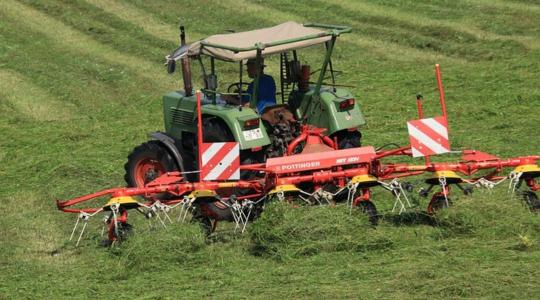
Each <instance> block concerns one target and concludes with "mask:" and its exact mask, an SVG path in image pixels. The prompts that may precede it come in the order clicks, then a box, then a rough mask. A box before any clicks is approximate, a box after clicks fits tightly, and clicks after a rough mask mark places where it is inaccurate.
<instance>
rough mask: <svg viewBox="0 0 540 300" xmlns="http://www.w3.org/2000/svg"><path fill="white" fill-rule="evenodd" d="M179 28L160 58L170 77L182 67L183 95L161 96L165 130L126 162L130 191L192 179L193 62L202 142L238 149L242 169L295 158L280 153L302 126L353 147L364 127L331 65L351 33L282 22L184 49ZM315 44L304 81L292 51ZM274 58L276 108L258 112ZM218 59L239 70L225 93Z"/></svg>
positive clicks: (194, 163) (356, 106)
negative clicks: (174, 44) (313, 63)
mask: <svg viewBox="0 0 540 300" xmlns="http://www.w3.org/2000/svg"><path fill="white" fill-rule="evenodd" d="M180 29H181V34H180V40H181V45H180V47H179V48H177V49H176V50H175V51H174V52H173V53H172V54H171V55H168V56H167V70H168V72H169V73H173V72H174V71H175V69H176V64H177V62H180V63H181V69H182V76H183V83H184V90H180V91H172V92H169V93H167V94H166V95H164V96H163V114H164V122H165V131H164V132H154V133H151V134H150V137H151V140H150V141H148V142H145V143H143V144H142V145H140V146H138V147H136V148H135V149H134V150H133V151H132V153H131V154H130V155H129V157H128V161H127V163H126V164H125V170H126V175H125V180H126V182H127V184H128V185H129V186H138V187H141V186H144V185H145V184H147V183H148V182H150V181H152V180H154V179H155V178H157V177H159V176H160V175H161V174H163V173H165V172H170V171H180V172H183V173H184V174H185V175H184V178H185V180H187V181H196V180H198V174H197V170H198V164H197V159H198V158H197V154H196V153H198V152H197V123H198V120H197V98H196V96H195V95H194V92H193V88H192V83H191V82H192V78H191V77H192V72H191V64H192V63H196V64H198V65H199V66H200V68H201V73H202V76H201V77H202V79H203V80H202V81H203V85H202V87H201V88H200V91H201V92H202V95H203V97H202V107H201V112H202V126H203V140H204V142H230V141H236V142H238V143H239V146H240V160H241V164H253V163H262V162H264V161H265V160H266V159H267V158H270V157H278V156H283V155H290V154H294V153H298V152H299V151H301V150H302V149H301V148H302V145H298V146H297V147H296V148H295V149H294V151H293V153H291V152H290V151H289V152H288V151H287V146H288V145H289V143H290V142H291V140H293V139H295V138H296V137H297V136H298V135H299V134H300V130H299V128H300V126H301V125H310V126H313V127H317V128H324V129H325V132H324V135H325V136H328V137H329V138H330V139H331V140H332V141H335V142H337V147H336V148H340V149H341V148H352V147H359V146H360V139H361V134H360V131H359V129H358V127H359V126H361V125H364V124H365V120H364V117H363V115H362V112H361V110H360V105H359V103H358V102H357V101H355V98H354V97H353V95H352V94H351V93H350V92H349V91H348V90H346V89H344V88H343V86H342V85H338V84H336V81H335V79H336V76H335V75H336V73H337V71H335V70H334V69H333V66H332V60H331V55H332V50H333V49H334V45H335V42H336V39H337V37H338V36H339V35H341V34H343V33H347V32H350V31H351V28H350V27H346V26H333V25H323V24H303V25H301V24H298V23H295V22H286V23H283V24H280V25H277V26H274V27H269V28H263V29H258V30H253V31H247V32H238V33H228V34H218V35H213V36H210V37H208V38H205V39H202V40H200V41H197V42H194V43H191V44H186V43H185V33H184V28H183V27H181V28H180ZM315 45H324V46H325V48H324V49H325V50H326V51H325V52H326V53H325V56H324V60H323V63H322V66H321V67H320V69H319V70H318V76H316V77H318V78H317V79H316V81H314V82H311V81H309V80H310V75H312V74H315V73H317V71H315V72H311V70H310V66H308V65H306V64H302V62H300V60H299V55H298V54H297V51H298V50H299V49H303V48H307V47H311V46H315ZM273 55H276V59H275V62H276V64H277V61H278V59H277V55H279V70H280V71H279V73H280V75H279V80H276V82H278V86H279V89H277V88H276V100H275V103H271V104H272V105H268V106H266V107H264V108H261V107H260V106H258V103H257V101H258V99H259V98H258V93H259V92H260V87H259V79H260V77H261V71H259V70H262V66H263V59H264V58H267V57H271V56H273ZM217 60H219V61H220V63H221V62H230V63H233V64H237V65H238V73H239V79H238V82H235V83H232V84H230V85H228V87H227V89H224V90H218V84H217V83H218V77H217V73H216V64H217ZM248 60H251V61H254V62H255V64H256V70H257V72H256V74H255V76H253V77H254V78H253V81H252V82H251V83H247V82H246V81H244V80H245V79H244V78H243V74H242V73H243V68H244V63H245V62H246V61H248ZM234 68H236V67H234ZM314 77H315V76H314ZM325 81H331V82H325ZM235 98H236V99H237V101H234V99H235ZM240 99H244V101H245V102H247V103H242V101H239V100H240ZM257 108H259V110H261V111H258V110H257ZM252 173H253V171H251V173H250V172H248V171H244V172H242V173H241V178H244V179H245V178H246V177H249V176H253V174H252Z"/></svg>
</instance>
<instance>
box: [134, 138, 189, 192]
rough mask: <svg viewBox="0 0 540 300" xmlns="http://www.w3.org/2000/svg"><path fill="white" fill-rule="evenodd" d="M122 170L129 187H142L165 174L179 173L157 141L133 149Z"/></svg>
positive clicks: (171, 159)
mask: <svg viewBox="0 0 540 300" xmlns="http://www.w3.org/2000/svg"><path fill="white" fill-rule="evenodd" d="M124 169H125V171H126V173H125V175H124V180H125V181H126V183H127V185H128V186H129V187H144V186H145V185H146V184H148V183H149V182H151V181H153V180H155V179H156V178H158V177H159V176H161V175H163V174H164V173H166V172H172V171H180V170H179V169H178V166H177V165H176V163H175V161H174V159H173V158H172V156H171V155H170V153H169V152H168V151H167V149H166V148H165V147H163V146H162V145H161V143H160V142H158V141H149V142H146V143H143V144H141V145H139V146H137V147H135V149H133V151H132V152H131V154H129V156H128V160H127V162H126V164H125V165H124Z"/></svg>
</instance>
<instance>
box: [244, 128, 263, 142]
mask: <svg viewBox="0 0 540 300" xmlns="http://www.w3.org/2000/svg"><path fill="white" fill-rule="evenodd" d="M242 133H243V134H244V139H245V140H246V141H253V140H258V139H262V137H263V134H262V131H261V129H260V128H255V129H251V130H246V131H242Z"/></svg>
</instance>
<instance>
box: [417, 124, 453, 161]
mask: <svg viewBox="0 0 540 300" xmlns="http://www.w3.org/2000/svg"><path fill="white" fill-rule="evenodd" d="M407 128H408V129H409V139H410V141H411V150H412V155H413V157H421V156H429V155H434V154H442V153H448V152H450V141H449V140H448V123H447V122H446V118H445V117H443V116H440V117H434V118H429V119H420V120H412V121H409V122H407Z"/></svg>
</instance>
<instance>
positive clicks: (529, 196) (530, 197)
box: [523, 191, 540, 212]
mask: <svg viewBox="0 0 540 300" xmlns="http://www.w3.org/2000/svg"><path fill="white" fill-rule="evenodd" d="M523 201H525V204H527V207H528V208H529V210H530V211H532V212H538V211H540V200H539V199H538V196H537V195H536V194H535V193H534V192H533V191H525V192H523Z"/></svg>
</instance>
